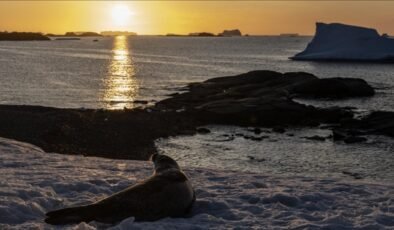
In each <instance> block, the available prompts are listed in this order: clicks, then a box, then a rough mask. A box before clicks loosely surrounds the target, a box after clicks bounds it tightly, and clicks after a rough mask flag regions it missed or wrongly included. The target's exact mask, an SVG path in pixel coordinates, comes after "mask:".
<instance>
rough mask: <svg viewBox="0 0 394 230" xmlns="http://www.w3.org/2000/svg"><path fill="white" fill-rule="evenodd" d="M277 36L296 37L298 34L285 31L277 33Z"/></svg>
mask: <svg viewBox="0 0 394 230" xmlns="http://www.w3.org/2000/svg"><path fill="white" fill-rule="evenodd" d="M279 36H281V37H298V36H300V35H299V34H297V33H285V34H279Z"/></svg>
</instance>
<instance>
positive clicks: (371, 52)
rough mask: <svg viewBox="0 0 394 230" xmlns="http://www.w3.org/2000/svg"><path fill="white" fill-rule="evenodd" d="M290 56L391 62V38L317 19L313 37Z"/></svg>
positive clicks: (393, 59)
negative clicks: (299, 50) (302, 49)
mask: <svg viewBox="0 0 394 230" xmlns="http://www.w3.org/2000/svg"><path fill="white" fill-rule="evenodd" d="M290 59H293V60H311V61H373V62H380V61H381V62H394V39H393V38H390V37H389V36H387V35H386V34H384V35H379V33H378V32H377V31H376V30H375V29H371V28H364V27H359V26H352V25H345V24H340V23H331V24H326V23H320V22H318V23H316V33H315V36H314V38H313V40H312V41H311V42H310V43H309V44H308V46H307V47H306V49H305V50H304V51H302V52H301V53H298V54H296V55H295V56H294V57H291V58H290Z"/></svg>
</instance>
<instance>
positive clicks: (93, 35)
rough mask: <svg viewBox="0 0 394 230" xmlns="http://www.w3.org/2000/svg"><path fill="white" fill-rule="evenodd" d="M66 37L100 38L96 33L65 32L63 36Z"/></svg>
mask: <svg viewBox="0 0 394 230" xmlns="http://www.w3.org/2000/svg"><path fill="white" fill-rule="evenodd" d="M64 36H66V37H100V36H102V35H101V34H99V33H96V32H67V33H65V34H64Z"/></svg>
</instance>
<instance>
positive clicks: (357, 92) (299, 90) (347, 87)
mask: <svg viewBox="0 0 394 230" xmlns="http://www.w3.org/2000/svg"><path fill="white" fill-rule="evenodd" d="M291 92H292V93H295V94H297V95H298V96H301V97H315V98H319V97H320V98H347V97H367V96H373V95H374V94H375V90H374V89H373V88H372V87H371V86H370V85H368V83H367V82H366V81H364V80H362V79H354V78H327V79H311V80H309V81H304V82H301V83H300V84H297V85H295V86H294V87H293V88H292V89H291Z"/></svg>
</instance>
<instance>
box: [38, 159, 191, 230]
mask: <svg viewBox="0 0 394 230" xmlns="http://www.w3.org/2000/svg"><path fill="white" fill-rule="evenodd" d="M151 160H152V161H153V163H154V166H155V171H154V173H153V175H152V176H151V177H149V178H148V179H146V180H144V181H142V182H140V183H137V184H135V185H133V186H131V187H129V188H127V189H125V190H123V191H120V192H118V193H115V194H113V195H112V196H109V197H107V198H105V199H103V200H100V201H98V202H96V203H93V204H90V205H86V206H79V207H73V208H66V209H61V210H57V211H52V212H48V213H47V214H46V216H47V218H46V219H45V222H46V223H49V224H53V225H62V224H72V223H80V222H90V221H98V222H103V223H116V222H119V221H121V220H123V219H126V218H128V217H132V216H133V217H134V218H135V220H136V221H154V220H158V219H161V218H164V217H180V216H183V215H185V214H186V213H187V212H189V211H190V209H191V208H192V206H193V204H194V201H195V199H196V197H195V194H194V190H193V187H192V184H191V182H190V181H189V180H188V178H187V176H186V175H185V174H184V173H183V172H182V170H181V169H180V167H179V166H178V164H177V163H176V161H175V160H173V159H172V158H170V157H168V156H166V155H160V154H154V155H152V157H151Z"/></svg>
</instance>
